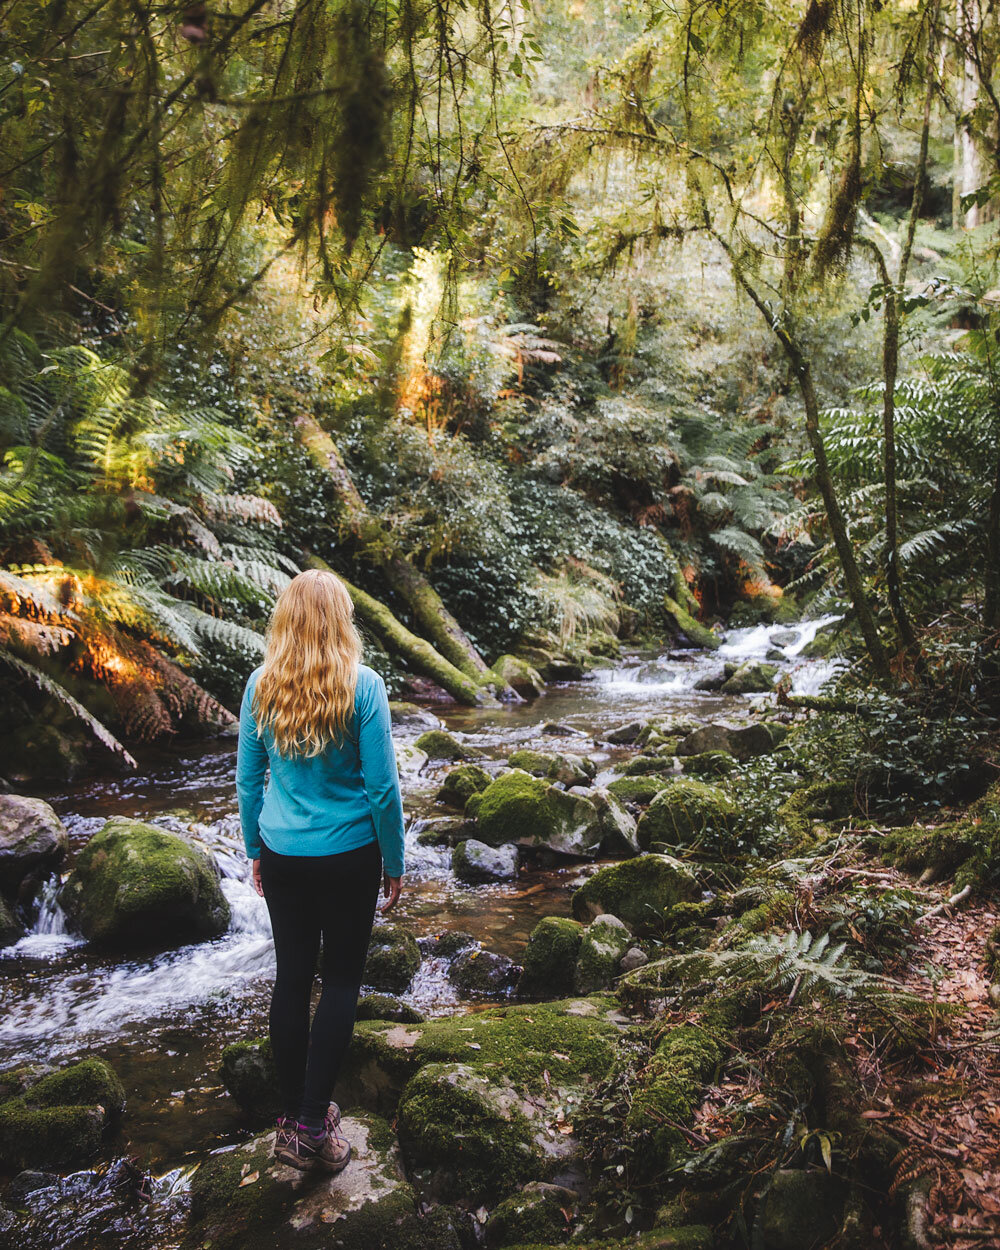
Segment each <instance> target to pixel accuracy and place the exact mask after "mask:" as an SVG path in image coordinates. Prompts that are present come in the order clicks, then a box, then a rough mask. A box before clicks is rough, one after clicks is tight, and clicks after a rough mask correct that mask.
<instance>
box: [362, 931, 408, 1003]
mask: <svg viewBox="0 0 1000 1250" xmlns="http://www.w3.org/2000/svg"><path fill="white" fill-rule="evenodd" d="M419 967H420V947H419V946H418V945H417V942H416V939H415V938H414V937H413V934H412V933H409V932H408V931H407V930H406V929H404V928H403V927H402V925H398V924H378V925H376V926H375V928H374V929H372V936H371V941H370V942H369V943H368V958H367V959H366V960H365V970H364V974H363V978H362V979H363V981H364V984H365V985H370V986H371V988H372V989H374V990H382V991H384V992H385V993H387V994H402V993H403V992H404V991H405V990H406V989H407V988H408V987H409V984H410V982H411V981H412V980H413V977H414V974H415V973H416V971H417V969H418V968H419Z"/></svg>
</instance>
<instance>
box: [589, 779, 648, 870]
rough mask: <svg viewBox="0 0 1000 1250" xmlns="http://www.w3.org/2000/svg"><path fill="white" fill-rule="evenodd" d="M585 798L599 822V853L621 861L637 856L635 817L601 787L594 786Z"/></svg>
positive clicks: (637, 844)
mask: <svg viewBox="0 0 1000 1250" xmlns="http://www.w3.org/2000/svg"><path fill="white" fill-rule="evenodd" d="M587 797H588V798H589V799H590V801H591V803H593V805H594V806H595V807H596V808H597V817H598V819H599V820H600V822H601V846H600V853H601V854H602V855H610V856H614V857H615V858H621V859H624V858H627V857H628V856H630V855H638V854H639V842H638V839H637V838H636V822H635V817H634V816H633V815H632V814H631V813H630V812H629V811H627V810H626V808H625V806H624V805H623V804H622V803H621V802H620V801H619V800H618V799H617V798H616V797H615V795H614V794H612V792H611V791H610V790H608V789H606V788H605V787H603V786H594V787H593V789H591V790H589V791H588V792H587Z"/></svg>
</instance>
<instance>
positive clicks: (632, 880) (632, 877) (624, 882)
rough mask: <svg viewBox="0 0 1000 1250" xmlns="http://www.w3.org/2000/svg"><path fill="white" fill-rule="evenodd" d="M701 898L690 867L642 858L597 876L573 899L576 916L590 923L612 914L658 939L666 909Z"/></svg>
mask: <svg viewBox="0 0 1000 1250" xmlns="http://www.w3.org/2000/svg"><path fill="white" fill-rule="evenodd" d="M697 895H698V882H697V879H696V878H695V875H694V873H693V872H692V871H691V869H690V868H689V867H688V866H687V864H684V863H682V862H681V861H680V860H679V859H674V858H673V857H672V856H670V855H639V856H637V857H636V858H635V859H628V860H625V862H624V863H621V864H609V865H608V866H607V867H606V868H601V869H599V871H597V872H596V873H594V875H593V876H592V877H591V878H590V880H589V881H587V882H586V883H585V884H584V885H582V886H581V887H580V889H578V890H577V891H576V893H575V894H574V895H573V915H574V916H576V917H577V919H579V920H586V921H590V920H593V919H594V918H595V917H596V916H599V915H601V913H602V912H610V913H611V915H613V916H617V917H618V919H619V920H623V921H624V922H625V923H626V924H627V925H628V926H629V928H630V929H631V930H632V931H633V932H634V933H639V934H650V935H653V936H655V935H656V934H657V933H658V932H659V929H660V927H661V924H662V916H663V912H664V910H665V909H666V908H668V907H672V906H673V905H674V904H675V903H682V902H688V901H690V900H691V899H694V898H696V897H697Z"/></svg>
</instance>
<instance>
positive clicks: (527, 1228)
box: [486, 1181, 580, 1250]
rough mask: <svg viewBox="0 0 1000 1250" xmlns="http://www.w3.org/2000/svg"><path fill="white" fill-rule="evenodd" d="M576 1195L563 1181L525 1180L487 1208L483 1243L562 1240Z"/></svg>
mask: <svg viewBox="0 0 1000 1250" xmlns="http://www.w3.org/2000/svg"><path fill="white" fill-rule="evenodd" d="M579 1200H580V1195H579V1194H578V1193H577V1192H576V1191H575V1190H573V1189H567V1188H566V1187H565V1186H564V1185H550V1184H547V1183H546V1182H545V1181H529V1182H528V1183H527V1185H524V1186H522V1187H521V1189H519V1190H518V1192H517V1193H516V1194H511V1196H510V1197H509V1198H505V1199H504V1200H503V1202H501V1203H499V1204H498V1205H497V1206H496V1207H494V1209H493V1210H492V1211H491V1212H490V1218H489V1220H488V1221H487V1223H486V1244H487V1246H488V1247H489V1248H490V1250H499V1248H500V1247H502V1246H509V1245H513V1244H517V1243H522V1244H523V1243H529V1242H534V1243H539V1242H562V1241H565V1239H566V1237H567V1235H568V1233H569V1229H570V1222H569V1221H568V1220H567V1218H566V1213H567V1212H569V1213H570V1214H571V1215H572V1213H573V1212H574V1211H575V1210H576V1208H577V1206H578V1205H579Z"/></svg>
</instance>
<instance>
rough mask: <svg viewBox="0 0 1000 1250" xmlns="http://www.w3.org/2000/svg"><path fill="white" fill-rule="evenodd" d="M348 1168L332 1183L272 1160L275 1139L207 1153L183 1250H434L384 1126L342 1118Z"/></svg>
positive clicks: (371, 1119)
mask: <svg viewBox="0 0 1000 1250" xmlns="http://www.w3.org/2000/svg"><path fill="white" fill-rule="evenodd" d="M340 1131H341V1133H342V1134H343V1135H344V1136H345V1137H346V1138H347V1140H348V1141H349V1142H350V1143H351V1150H352V1157H351V1162H350V1163H349V1164H348V1165H347V1167H346V1168H345V1169H344V1171H343V1172H340V1173H338V1174H337V1175H334V1176H330V1175H327V1174H324V1173H317V1172H300V1171H298V1170H297V1169H296V1168H291V1167H288V1166H286V1165H285V1164H283V1163H279V1162H278V1161H277V1160H276V1159H275V1158H274V1157H273V1156H272V1154H271V1147H272V1143H273V1140H274V1134H273V1133H267V1134H265V1135H263V1136H260V1137H255V1138H252V1139H251V1140H250V1141H247V1142H244V1143H242V1144H240V1145H237V1146H230V1147H223V1148H222V1149H221V1150H216V1151H213V1153H212V1154H210V1155H209V1156H208V1158H207V1159H206V1160H205V1161H204V1162H203V1163H202V1165H201V1166H200V1167H199V1168H198V1170H197V1171H196V1172H195V1174H194V1176H193V1178H192V1181H191V1214H190V1221H189V1226H188V1231H187V1236H186V1239H185V1241H184V1247H185V1250H204V1248H205V1247H206V1246H209V1247H211V1250H274V1247H276V1246H288V1247H291V1246H294V1247H296V1250H329V1248H330V1247H334V1246H336V1247H338V1250H433V1247H434V1246H435V1241H434V1239H433V1238H434V1237H435V1236H436V1233H435V1230H434V1229H433V1228H432V1227H431V1226H430V1225H425V1224H424V1222H423V1221H422V1220H421V1219H420V1217H419V1216H418V1215H417V1209H416V1200H415V1197H414V1193H413V1189H412V1188H411V1186H410V1185H409V1184H408V1183H407V1182H406V1180H405V1179H404V1177H403V1172H402V1168H401V1165H400V1160H399V1152H398V1148H397V1146H396V1142H395V1139H394V1137H393V1135H392V1132H391V1130H390V1129H389V1126H388V1125H387V1124H386V1123H385V1122H384V1121H383V1120H380V1119H378V1118H377V1117H375V1116H372V1115H365V1114H357V1115H345V1116H344V1117H343V1119H342V1121H341V1130H340Z"/></svg>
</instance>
